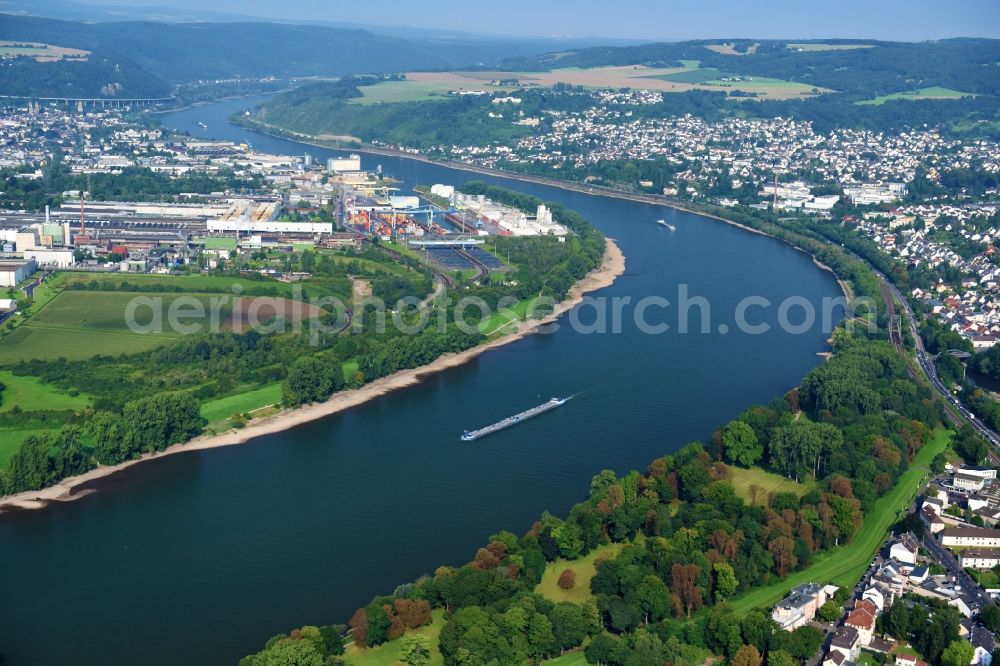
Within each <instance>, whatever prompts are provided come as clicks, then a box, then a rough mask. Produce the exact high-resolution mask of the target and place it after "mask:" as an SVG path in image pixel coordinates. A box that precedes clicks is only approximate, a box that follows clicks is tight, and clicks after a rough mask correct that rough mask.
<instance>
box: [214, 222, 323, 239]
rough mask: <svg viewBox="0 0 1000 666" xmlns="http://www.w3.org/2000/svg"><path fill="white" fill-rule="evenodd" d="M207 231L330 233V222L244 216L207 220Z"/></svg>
mask: <svg viewBox="0 0 1000 666" xmlns="http://www.w3.org/2000/svg"><path fill="white" fill-rule="evenodd" d="M208 230H209V231H219V232H234V231H240V232H245V233H248V234H261V233H271V234H314V235H315V234H332V233H333V223H332V222H279V221H269V220H261V221H254V220H248V219H246V218H242V219H235V220H209V221H208Z"/></svg>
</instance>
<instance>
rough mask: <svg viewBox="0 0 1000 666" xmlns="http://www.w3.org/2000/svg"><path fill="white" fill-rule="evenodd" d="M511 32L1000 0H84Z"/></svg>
mask: <svg viewBox="0 0 1000 666" xmlns="http://www.w3.org/2000/svg"><path fill="white" fill-rule="evenodd" d="M83 1H84V2H88V3H90V4H109V5H111V4H117V5H134V6H160V7H177V8H191V7H200V8H203V9H212V10H217V11H226V12H237V13H241V14H245V15H246V14H249V15H254V16H260V17H266V18H274V19H285V20H289V19H291V20H295V21H296V22H304V21H307V20H324V21H338V22H345V23H362V24H372V25H392V26H413V27H421V28H437V29H444V30H456V31H465V32H478V33H487V34H500V35H511V36H561V37H611V38H617V39H636V40H683V39H714V38H723V37H756V38H761V39H789V38H799V39H807V38H823V37H842V38H868V39H886V40H899V41H922V40H927V39H941V38H947V37H997V38H1000V0H659V1H657V0H499V1H494V2H477V0H433V1H429V0H375V1H374V2H357V1H356V0H355V1H352V2H345V1H343V0H281V2H275V1H274V0H202V1H201V2H198V1H197V0H83Z"/></svg>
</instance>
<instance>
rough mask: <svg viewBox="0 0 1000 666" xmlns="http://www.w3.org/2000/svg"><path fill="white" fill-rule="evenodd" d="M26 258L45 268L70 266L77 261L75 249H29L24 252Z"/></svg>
mask: <svg viewBox="0 0 1000 666" xmlns="http://www.w3.org/2000/svg"><path fill="white" fill-rule="evenodd" d="M24 258H25V259H28V260H31V261H34V262H35V263H36V264H38V266H40V267H45V268H48V267H55V268H68V267H69V266H72V265H73V264H74V263H76V259H75V258H74V257H73V250H28V251H26V252H25V253H24Z"/></svg>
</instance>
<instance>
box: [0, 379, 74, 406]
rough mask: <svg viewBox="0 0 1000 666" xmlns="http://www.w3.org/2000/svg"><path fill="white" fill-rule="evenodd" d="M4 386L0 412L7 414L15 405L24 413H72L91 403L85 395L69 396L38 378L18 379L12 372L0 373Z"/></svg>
mask: <svg viewBox="0 0 1000 666" xmlns="http://www.w3.org/2000/svg"><path fill="white" fill-rule="evenodd" d="M0 384H3V385H4V390H3V402H2V404H0V412H8V411H10V410H11V409H13V408H14V406H15V405H17V406H18V407H20V408H21V410H22V411H25V412H33V411H38V410H51V411H64V410H72V411H74V412H77V411H81V410H84V409H86V408H87V407H89V406H90V405H91V403H92V402H93V401H92V399H91V397H90V396H89V395H87V394H85V393H79V394H77V395H70V394H69V392H68V391H64V390H62V389H60V388H57V387H55V386H52V385H51V384H46V383H45V382H43V381H42V380H41V379H39V378H38V377H20V376H18V375H15V374H14V373H12V372H7V371H2V372H0Z"/></svg>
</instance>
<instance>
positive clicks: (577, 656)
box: [542, 650, 588, 666]
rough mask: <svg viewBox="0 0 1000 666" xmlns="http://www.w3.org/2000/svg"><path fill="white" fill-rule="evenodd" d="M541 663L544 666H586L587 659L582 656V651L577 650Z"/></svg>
mask: <svg viewBox="0 0 1000 666" xmlns="http://www.w3.org/2000/svg"><path fill="white" fill-rule="evenodd" d="M542 663H543V664H545V666H586V664H587V663H588V662H587V657H586V656H584V654H583V650H577V651H575V652H567V653H566V654H564V655H562V656H561V657H556V658H555V659H546V660H545V661H543V662H542Z"/></svg>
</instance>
